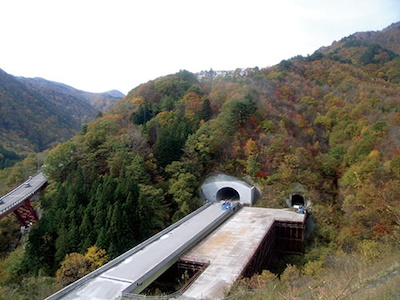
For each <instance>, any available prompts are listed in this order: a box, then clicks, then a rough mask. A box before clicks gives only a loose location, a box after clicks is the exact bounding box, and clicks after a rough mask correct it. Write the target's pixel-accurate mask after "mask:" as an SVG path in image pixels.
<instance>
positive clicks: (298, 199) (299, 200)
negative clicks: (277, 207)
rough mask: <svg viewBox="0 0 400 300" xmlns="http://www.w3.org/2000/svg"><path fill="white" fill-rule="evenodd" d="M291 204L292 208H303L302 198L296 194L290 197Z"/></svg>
mask: <svg viewBox="0 0 400 300" xmlns="http://www.w3.org/2000/svg"><path fill="white" fill-rule="evenodd" d="M291 204H292V206H295V205H297V206H304V204H305V202H304V197H303V196H301V195H298V194H295V195H292V197H291Z"/></svg>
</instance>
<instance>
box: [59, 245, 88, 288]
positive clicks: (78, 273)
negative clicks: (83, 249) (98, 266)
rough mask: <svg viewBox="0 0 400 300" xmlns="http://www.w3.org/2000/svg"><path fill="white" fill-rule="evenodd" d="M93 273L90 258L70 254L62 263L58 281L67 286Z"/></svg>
mask: <svg viewBox="0 0 400 300" xmlns="http://www.w3.org/2000/svg"><path fill="white" fill-rule="evenodd" d="M91 271H92V262H91V261H90V259H89V258H87V257H85V256H84V255H82V254H79V253H75V252H74V253H70V254H67V255H66V256H65V259H64V260H63V261H62V262H61V266H60V268H59V269H58V270H57V272H56V280H57V282H59V283H60V284H62V285H64V286H66V285H68V284H70V283H71V282H74V281H75V280H78V279H79V278H82V277H83V276H85V275H86V274H88V273H90V272H91Z"/></svg>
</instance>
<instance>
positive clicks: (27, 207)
mask: <svg viewBox="0 0 400 300" xmlns="http://www.w3.org/2000/svg"><path fill="white" fill-rule="evenodd" d="M46 184H47V178H46V177H45V176H44V174H43V173H42V172H40V173H38V174H36V175H35V176H34V177H31V178H29V179H28V180H27V181H25V182H23V183H22V184H21V185H19V186H18V187H16V188H15V189H13V190H12V191H11V192H9V193H8V194H6V195H4V196H2V197H1V198H0V219H2V218H4V217H5V216H7V215H9V214H10V213H14V214H15V216H16V217H17V219H18V221H19V222H20V224H21V226H24V227H29V226H31V225H32V222H33V221H35V220H38V216H37V215H36V212H35V210H34V209H33V208H32V206H31V203H30V201H31V199H32V198H33V197H34V196H35V195H36V194H37V193H38V192H39V191H41V190H42V189H43V188H44V187H45V186H46Z"/></svg>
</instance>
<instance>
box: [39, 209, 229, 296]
mask: <svg viewBox="0 0 400 300" xmlns="http://www.w3.org/2000/svg"><path fill="white" fill-rule="evenodd" d="M233 213H234V212H233V210H222V209H221V204H220V203H213V204H208V205H205V206H204V207H203V208H200V209H199V210H198V211H195V212H194V213H192V214H191V215H189V216H188V217H186V218H184V219H182V220H181V221H178V222H177V223H175V224H173V225H171V226H170V227H168V228H167V229H165V230H163V231H162V232H161V234H158V235H156V236H155V237H153V238H150V239H149V240H147V241H145V242H143V243H142V244H140V245H138V246H136V247H135V248H133V249H131V250H130V251H128V252H127V253H125V254H123V255H121V256H120V257H118V258H116V259H115V260H113V261H111V262H109V263H108V264H106V265H104V266H102V267H101V268H99V269H97V270H96V271H94V272H92V273H90V274H89V275H86V276H85V277H83V278H81V279H80V280H78V281H76V282H75V283H72V284H71V285H70V286H67V287H65V288H64V289H63V290H61V291H59V292H57V293H56V294H53V295H52V296H50V297H48V298H47V300H54V299H64V300H72V299H74V300H78V299H79V300H80V299H82V300H83V299H84V300H87V299H91V300H110V299H117V298H119V297H120V296H121V295H122V293H123V291H124V290H125V291H126V292H133V293H135V294H136V293H140V292H141V290H143V289H144V288H145V287H146V286H147V284H149V283H151V281H152V280H153V279H155V277H158V276H159V275H161V274H162V272H164V271H165V270H166V269H167V268H169V267H170V266H171V265H172V264H173V263H175V262H176V261H177V260H178V259H179V257H180V256H181V255H182V254H183V253H184V252H186V251H187V250H188V249H189V248H191V247H192V246H193V245H194V244H196V243H197V242H198V241H200V240H201V239H202V238H204V237H205V236H206V235H207V234H209V233H210V232H211V231H212V230H214V229H215V228H216V227H218V225H220V224H221V223H222V222H223V221H224V220H226V219H227V218H229V217H230V216H231V215H232V214H233ZM144 274H145V275H144ZM150 277H152V278H150ZM150 279H151V280H150ZM143 282H144V283H143ZM142 283H143V284H142Z"/></svg>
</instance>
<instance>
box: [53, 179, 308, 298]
mask: <svg viewBox="0 0 400 300" xmlns="http://www.w3.org/2000/svg"><path fill="white" fill-rule="evenodd" d="M220 179H222V180H221V181H220V182H219V183H216V182H215V181H211V182H208V183H207V184H210V185H208V187H207V186H206V188H204V186H205V185H206V184H204V185H203V187H202V188H203V190H202V192H203V194H207V195H208V198H211V199H212V200H213V201H209V202H208V203H207V204H205V205H204V206H203V207H201V208H200V209H198V210H197V211H195V212H193V213H192V214H190V215H189V216H187V217H185V218H183V219H182V220H180V221H178V222H177V223H175V224H173V225H171V226H170V227H168V228H166V229H164V230H163V231H161V232H160V233H158V234H156V235H155V236H153V237H151V238H150V239H148V240H147V241H145V242H143V243H141V244H139V245H138V246H136V247H134V248H132V249H131V250H129V251H128V252H126V253H124V254H122V255H121V256H119V257H117V258H116V259H114V260H113V261H111V262H109V263H107V264H106V265H104V266H102V267H100V268H99V269H97V270H95V271H94V272H92V273H90V274H88V275H86V276H85V277H83V278H81V279H79V280H78V281H76V282H74V283H72V284H71V285H69V286H67V287H65V288H64V289H62V290H60V291H59V292H57V293H55V294H53V295H52V296H50V297H48V298H47V299H46V300H55V299H64V300H72V299H75V300H78V299H82V300H83V299H85V300H86V299H92V300H109V299H121V298H122V297H127V298H126V299H128V298H130V299H143V298H144V297H145V296H143V294H142V293H143V292H144V291H145V289H146V288H148V287H149V285H151V284H152V283H153V282H154V281H155V280H156V279H157V278H158V277H160V276H161V275H162V274H163V273H164V272H166V271H167V270H168V269H169V268H170V267H171V266H173V265H174V266H175V265H178V267H179V266H181V267H183V268H187V269H193V270H198V271H196V272H194V273H195V274H194V275H193V276H192V277H191V278H190V279H189V280H188V281H187V282H186V284H184V285H183V286H182V287H181V289H179V291H177V292H176V293H174V294H173V295H170V296H165V298H164V299H222V298H223V297H224V293H225V292H226V291H228V290H229V288H230V287H231V285H232V284H233V283H234V282H235V281H236V280H237V279H238V278H239V277H240V276H250V275H252V274H254V272H258V271H261V270H262V269H263V268H266V267H268V265H269V263H270V262H271V260H272V259H273V257H274V256H275V255H276V254H277V253H285V252H290V253H302V251H303V249H302V247H303V241H304V231H305V220H306V215H305V214H298V213H296V212H295V211H294V210H290V209H286V210H281V209H265V208H255V207H250V206H249V205H251V203H252V202H253V200H254V195H255V192H254V187H252V186H251V185H249V184H247V183H243V182H241V181H234V180H231V178H229V180H226V179H227V178H226V177H222V178H220ZM217 180H218V179H217ZM210 194H211V196H210ZM227 200H232V202H230V205H229V206H224V207H222V205H221V202H225V201H227ZM241 202H242V203H241ZM243 204H246V205H247V206H246V207H243ZM157 299H163V298H162V297H160V298H157Z"/></svg>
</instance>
